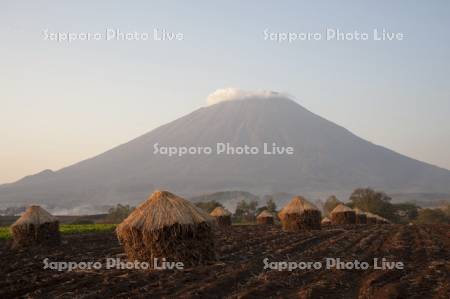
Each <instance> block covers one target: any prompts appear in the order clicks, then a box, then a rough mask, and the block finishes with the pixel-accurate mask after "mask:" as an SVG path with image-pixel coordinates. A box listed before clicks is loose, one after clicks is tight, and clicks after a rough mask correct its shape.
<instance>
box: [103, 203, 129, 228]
mask: <svg viewBox="0 0 450 299" xmlns="http://www.w3.org/2000/svg"><path fill="white" fill-rule="evenodd" d="M133 210H134V207H130V206H129V205H121V204H117V206H115V207H113V208H110V209H109V210H108V215H106V218H105V222H109V223H120V222H122V221H123V220H124V219H125V218H127V217H128V215H130V213H131V212H132V211H133Z"/></svg>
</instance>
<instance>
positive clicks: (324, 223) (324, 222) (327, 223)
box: [321, 217, 331, 226]
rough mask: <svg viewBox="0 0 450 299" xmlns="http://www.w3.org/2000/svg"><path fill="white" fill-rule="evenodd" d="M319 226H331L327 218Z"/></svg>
mask: <svg viewBox="0 0 450 299" xmlns="http://www.w3.org/2000/svg"><path fill="white" fill-rule="evenodd" d="M321 224H322V225H324V226H327V225H331V220H330V218H328V217H325V218H323V219H322V221H321Z"/></svg>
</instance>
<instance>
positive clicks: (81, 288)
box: [0, 225, 450, 298]
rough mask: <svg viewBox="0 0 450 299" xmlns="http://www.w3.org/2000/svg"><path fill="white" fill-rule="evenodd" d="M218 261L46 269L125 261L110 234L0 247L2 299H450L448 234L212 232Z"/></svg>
mask: <svg viewBox="0 0 450 299" xmlns="http://www.w3.org/2000/svg"><path fill="white" fill-rule="evenodd" d="M216 244H217V249H218V260H217V261H216V262H213V263H210V264H209V265H203V266H197V267H192V268H186V269H185V270H151V271H148V270H147V271H144V270H106V269H101V270H84V271H81V270H76V271H72V272H58V271H56V270H48V269H47V270H44V269H43V259H44V258H49V259H50V261H76V262H81V261H92V262H96V261H100V262H104V260H105V258H106V257H120V258H122V259H123V260H125V256H124V254H123V250H122V248H121V246H120V245H119V244H118V242H117V239H116V237H115V235H114V234H113V233H97V234H83V235H70V236H63V240H62V245H61V246H59V247H54V248H51V249H48V248H44V247H36V248H31V249H29V250H22V251H12V250H10V249H8V247H7V244H6V243H5V242H1V243H0V298H17V297H27V298H109V297H116V298H450V226H449V225H447V226H446V225H430V226H416V225H414V226H405V225H371V226H361V225H354V226H348V225H347V226H345V227H340V226H333V227H329V228H324V229H322V230H317V231H314V230H313V231H301V232H296V233H292V232H284V231H282V230H281V228H280V227H278V226H258V225H255V226H233V227H231V228H228V229H223V230H220V231H218V232H217V241H216ZM326 257H332V258H341V260H343V261H353V260H359V261H368V262H369V261H370V263H371V261H372V260H373V258H380V259H381V258H383V257H384V258H386V259H387V260H389V261H401V262H403V263H404V264H405V269H404V270H374V269H373V268H372V267H371V268H369V269H368V270H335V269H332V270H327V269H319V270H315V269H312V270H294V271H292V272H289V271H277V270H267V269H266V270H264V269H263V267H264V263H263V259H265V258H268V259H269V260H270V261H296V262H299V261H323V260H324V258H326Z"/></svg>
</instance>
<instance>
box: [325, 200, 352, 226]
mask: <svg viewBox="0 0 450 299" xmlns="http://www.w3.org/2000/svg"><path fill="white" fill-rule="evenodd" d="M330 215H331V223H333V224H355V223H356V213H355V211H353V210H352V209H350V208H349V207H347V206H345V205H343V204H339V205H337V206H336V207H335V208H334V209H333V211H331V213H330Z"/></svg>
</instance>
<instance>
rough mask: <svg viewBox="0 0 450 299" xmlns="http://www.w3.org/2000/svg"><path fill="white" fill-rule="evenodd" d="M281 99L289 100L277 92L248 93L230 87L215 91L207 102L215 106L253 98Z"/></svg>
mask: <svg viewBox="0 0 450 299" xmlns="http://www.w3.org/2000/svg"><path fill="white" fill-rule="evenodd" d="M280 97H283V98H284V97H285V98H288V96H286V95H284V94H281V93H278V92H275V91H267V90H262V91H247V90H242V89H238V88H233V87H229V88H222V89H217V90H216V91H214V92H213V93H211V94H210V95H209V96H208V98H207V100H206V102H207V104H208V105H214V104H217V103H220V102H224V101H236V100H245V99H251V98H256V99H268V98H280Z"/></svg>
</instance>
